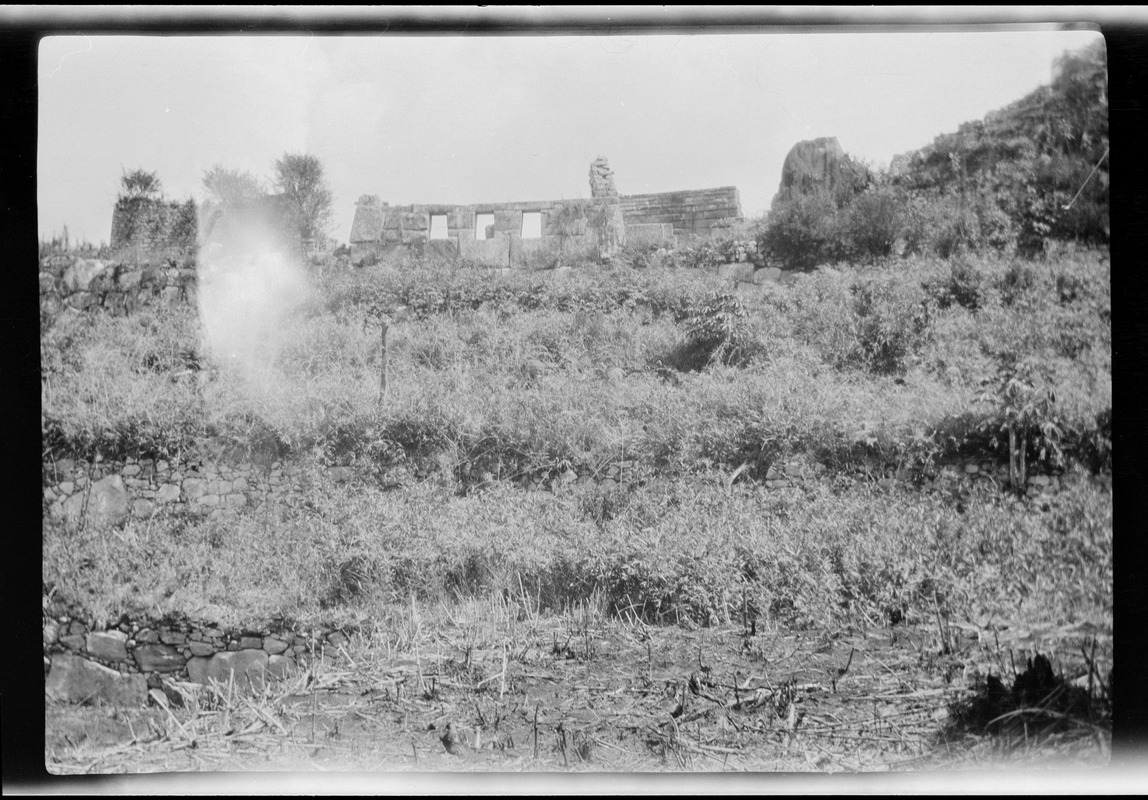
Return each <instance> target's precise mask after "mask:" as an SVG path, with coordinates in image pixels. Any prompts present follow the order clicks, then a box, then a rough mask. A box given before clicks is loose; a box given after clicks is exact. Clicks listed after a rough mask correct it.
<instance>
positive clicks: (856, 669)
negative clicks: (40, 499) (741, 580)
mask: <svg viewBox="0 0 1148 800" xmlns="http://www.w3.org/2000/svg"><path fill="white" fill-rule="evenodd" d="M356 638H359V637H356ZM949 640H950V650H951V653H949V654H943V653H942V650H943V648H942V646H941V641H940V636H939V633H938V631H937V630H936V629H935V628H932V629H930V628H927V627H920V628H905V627H904V626H900V625H899V626H894V627H886V628H874V629H870V630H867V631H818V632H814V631H804V632H786V631H763V630H745V629H743V628H741V627H738V626H732V627H726V628H707V629H696V630H689V629H686V628H681V627H660V628H652V627H647V626H644V625H641V624H624V623H621V622H618V621H612V620H603V619H601V618H596V619H595V618H591V617H590V616H583V617H582V619H581V620H579V619H578V615H576V614H575V615H567V616H566V617H565V618H552V619H549V620H547V619H540V618H535V619H533V620H529V621H528V622H526V623H520V624H519V626H518V628H517V629H516V630H515V631H514V632H512V633H511V634H510V635H505V632H503V635H500V636H493V635H484V634H483V633H482V632H481V631H480V630H479V628H478V627H476V626H475V625H474V624H467V623H466V622H465V621H462V620H459V621H457V624H455V625H444V626H439V627H436V628H435V629H434V631H433V632H429V629H425V630H424V631H423V632H422V634H421V635H420V636H419V637H418V638H417V639H415V640H413V646H408V647H398V646H396V642H395V641H390V640H387V639H386V638H385V637H383V636H374V637H370V636H364V637H362V638H361V639H360V640H359V641H356V642H352V647H350V648H348V649H347V650H344V651H343V652H341V653H340V654H338V656H337V657H335V658H333V659H329V660H325V661H316V662H315V663H314V664H312V665H311V667H310V668H308V669H307V670H306V671H301V672H300V673H298V674H296V675H295V676H293V677H291V678H289V679H287V680H284V681H281V682H277V683H270V684H268V685H266V686H264V687H263V688H262V690H260V691H257V692H255V693H254V694H251V693H243V692H240V691H237V689H236V687H219V686H214V687H206V688H204V687H195V686H193V685H190V684H180V685H174V684H172V685H169V687H168V692H167V695H165V698H171V699H170V700H169V701H168V702H167V703H164V702H162V700H160V702H159V703H158V704H156V703H154V702H153V705H151V706H150V707H148V708H146V709H135V710H124V709H111V708H101V707H92V706H64V705H56V704H49V705H48V707H47V709H46V712H47V740H46V742H45V758H46V766H47V768H48V771H49V772H50V773H52V774H56V775H76V774H125V773H157V772H189V771H194V772H234V771H240V772H263V771H267V772H281V771H290V772H316V771H317V772H324V771H340V772H345V771H353V772H407V771H412V772H420V773H440V772H459V771H465V772H516V773H517V772H531V773H551V772H565V773H569V772H588V773H602V772H612V773H622V772H631V773H658V772H676V773H699V772H701V773H708V772H786V773H792V772H813V773H855V772H888V771H896V772H903V771H910V772H912V771H930V770H984V769H997V768H1002V767H1018V766H1019V767H1035V768H1039V769H1091V768H1095V767H1102V766H1104V765H1106V764H1107V763H1108V761H1109V757H1110V740H1111V736H1110V730H1111V729H1110V724H1109V723H1107V722H1106V721H1105V720H1104V719H1100V718H1094V719H1091V720H1090V719H1084V718H1082V719H1072V720H1070V719H1068V718H1067V717H1066V716H1065V715H1063V714H1058V713H1057V712H1056V711H1054V710H1052V709H1051V707H1047V704H1046V709H1045V711H1044V712H1041V711H1039V709H1038V710H1037V711H1034V712H1032V713H1028V712H1025V713H1024V714H1017V713H1013V714H1012V715H1010V716H1009V717H1008V720H1007V721H1009V722H1011V723H1014V724H1011V725H1010V726H1008V727H1007V728H1005V727H1002V726H1003V724H1004V723H1001V722H996V723H994V724H995V725H997V729H996V730H997V733H996V735H989V734H988V733H986V732H985V730H984V723H985V722H986V720H983V719H981V720H979V721H977V722H975V724H974V723H971V722H969V720H968V719H966V718H965V717H964V716H962V714H961V713H960V712H959V709H960V708H961V706H959V705H954V703H959V702H960V701H962V700H964V701H969V700H971V699H972V698H974V697H975V696H976V695H977V691H978V688H979V689H980V690H981V691H982V692H983V690H984V687H985V678H986V677H987V676H989V675H994V676H998V677H1000V678H1001V679H1002V680H1003V681H1004V683H1005V684H1008V685H1011V684H1012V682H1013V680H1014V679H1015V677H1016V676H1017V675H1018V674H1020V673H1021V672H1022V671H1023V670H1024V669H1025V664H1026V663H1027V659H1028V658H1030V657H1032V656H1033V655H1034V654H1035V653H1037V652H1039V653H1042V654H1044V655H1045V656H1047V658H1048V659H1049V661H1050V663H1051V665H1052V667H1053V670H1054V671H1055V673H1056V674H1057V676H1058V679H1059V678H1063V679H1064V680H1067V681H1069V682H1070V684H1066V686H1067V685H1071V682H1072V681H1075V685H1076V686H1078V687H1087V686H1088V684H1090V683H1091V684H1092V685H1091V689H1090V691H1091V693H1092V695H1091V696H1092V697H1093V698H1100V697H1101V695H1102V693H1103V692H1106V691H1108V689H1107V688H1105V687H1103V684H1104V677H1103V676H1105V675H1107V676H1109V677H1108V680H1109V681H1110V672H1106V670H1110V669H1111V635H1110V632H1108V635H1105V633H1104V632H1101V631H1095V630H1092V629H1090V628H1088V627H1087V626H1078V627H1077V628H1075V629H1067V630H1058V631H1017V630H1003V631H1000V630H998V631H995V632H987V631H977V630H972V629H954V630H953V631H952V632H951V634H950V636H949ZM407 644H408V645H409V644H412V642H408V643H407ZM1089 663H1091V664H1092V665H1093V667H1091V668H1090V667H1089V666H1088V664H1089ZM1108 687H1110V683H1109V684H1108ZM1073 691H1078V692H1087V691H1089V689H1087V688H1081V689H1075V690H1073ZM157 699H158V698H157ZM1109 699H1110V698H1109ZM1097 702H1100V701H1099V699H1098V700H1097ZM181 703H182V705H181ZM1035 705H1039V703H1036V704H1035ZM1109 707H1110V706H1109ZM954 709H958V711H954ZM1094 712H1095V708H1093V711H1092V712H1089V713H1094ZM998 716H999V714H998ZM970 719H971V718H970ZM1107 719H1108V720H1110V712H1109V716H1108V718H1107ZM977 726H981V728H980V729H979V730H978V729H977Z"/></svg>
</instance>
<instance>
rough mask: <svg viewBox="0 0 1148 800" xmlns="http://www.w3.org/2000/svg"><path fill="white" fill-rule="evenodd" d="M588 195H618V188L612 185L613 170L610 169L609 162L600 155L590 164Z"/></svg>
mask: <svg viewBox="0 0 1148 800" xmlns="http://www.w3.org/2000/svg"><path fill="white" fill-rule="evenodd" d="M590 196H591V197H617V196H618V188H617V187H616V186H614V170H612V169H610V162H608V161H607V160H606V159H605V158H604V157H602V156H598V157H597V158H596V159H594V161H593V162H591V164H590Z"/></svg>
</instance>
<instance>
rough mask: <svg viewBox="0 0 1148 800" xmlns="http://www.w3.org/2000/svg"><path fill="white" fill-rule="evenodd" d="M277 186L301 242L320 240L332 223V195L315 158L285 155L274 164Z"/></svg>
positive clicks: (311, 156)
mask: <svg viewBox="0 0 1148 800" xmlns="http://www.w3.org/2000/svg"><path fill="white" fill-rule="evenodd" d="M275 184H276V187H277V188H278V189H279V191H281V192H282V193H283V194H284V195H286V197H287V201H288V202H289V203H290V206H291V210H292V212H293V213H294V214H295V218H296V223H297V224H298V226H299V235H300V236H302V237H303V239H321V238H323V237H324V236H326V234H327V229H328V227H329V225H330V222H331V203H332V199H333V196H332V194H331V189H330V188H329V187H328V186H327V180H326V178H325V177H324V176H323V164H322V162H321V161H319V159H318V157H317V156H313V155H298V154H293V153H286V154H284V155H283V157H282V158H281V159H279V160H278V161H276V162H275Z"/></svg>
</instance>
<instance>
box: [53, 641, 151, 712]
mask: <svg viewBox="0 0 1148 800" xmlns="http://www.w3.org/2000/svg"><path fill="white" fill-rule="evenodd" d="M44 689H45V693H46V694H47V696H48V698H49V699H50V700H62V701H64V702H68V703H84V702H91V701H92V700H96V699H99V700H103V701H104V702H105V703H109V704H111V705H114V706H125V707H127V706H142V705H143V704H144V703H146V702H147V679H146V678H144V676H143V675H139V674H136V675H124V674H123V673H120V672H117V671H116V670H114V669H109V668H108V667H105V666H103V665H101V664H96V663H93V662H91V661H88V660H87V659H84V658H80V657H79V656H73V655H68V654H65V653H57V654H56V655H54V656H52V667H51V671H50V672H49V673H48V679H47V682H46V684H45V686H44Z"/></svg>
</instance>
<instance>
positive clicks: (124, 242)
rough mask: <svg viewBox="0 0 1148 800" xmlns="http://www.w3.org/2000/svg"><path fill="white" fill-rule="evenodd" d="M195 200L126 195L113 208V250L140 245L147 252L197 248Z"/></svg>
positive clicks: (138, 246)
mask: <svg viewBox="0 0 1148 800" xmlns="http://www.w3.org/2000/svg"><path fill="white" fill-rule="evenodd" d="M196 216H197V211H196V206H195V201H193V200H188V201H187V202H185V203H172V202H168V201H166V200H150V199H147V198H142V197H137V198H123V199H121V200H120V201H119V202H117V203H116V205H115V208H114V209H112V237H111V247H112V249H119V248H124V247H137V248H140V249H142V250H144V251H145V252H162V251H164V250H169V249H188V248H191V247H194V245H195V243H196V240H197V236H198V226H197V220H196Z"/></svg>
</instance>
